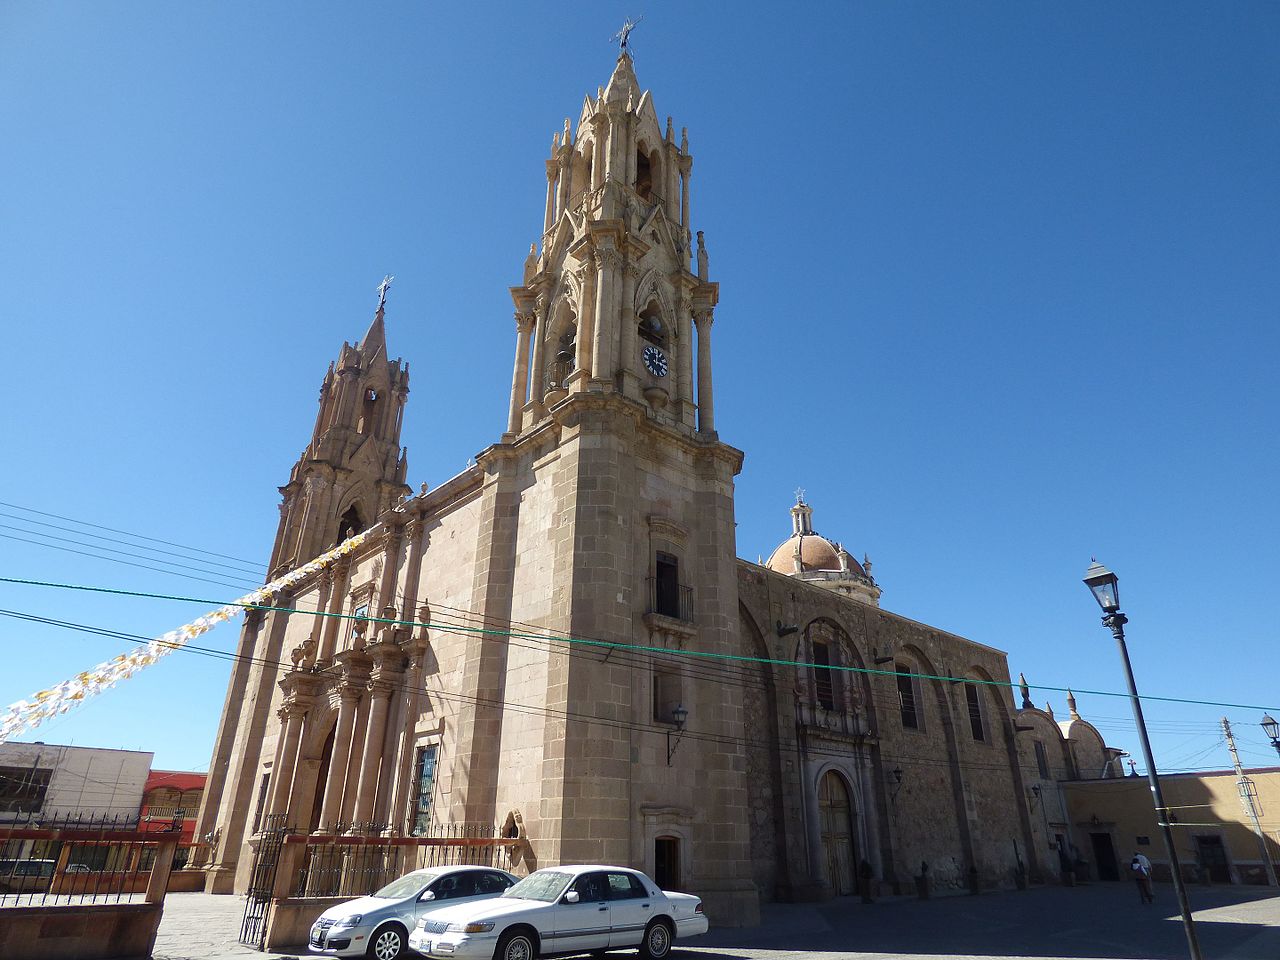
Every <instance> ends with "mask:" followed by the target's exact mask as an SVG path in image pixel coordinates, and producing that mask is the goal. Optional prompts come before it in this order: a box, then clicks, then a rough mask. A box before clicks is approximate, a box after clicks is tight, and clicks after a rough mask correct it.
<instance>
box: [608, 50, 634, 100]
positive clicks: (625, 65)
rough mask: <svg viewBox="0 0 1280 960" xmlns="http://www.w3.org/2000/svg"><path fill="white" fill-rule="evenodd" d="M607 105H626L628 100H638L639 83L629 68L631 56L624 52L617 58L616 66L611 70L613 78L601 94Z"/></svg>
mask: <svg viewBox="0 0 1280 960" xmlns="http://www.w3.org/2000/svg"><path fill="white" fill-rule="evenodd" d="M602 95H603V96H604V99H605V100H607V101H608V102H609V103H626V102H627V100H628V99H633V100H638V99H640V81H638V80H637V79H636V72H635V70H633V69H632V67H631V55H630V54H629V53H627V52H626V51H625V50H624V51H623V53H622V55H621V56H619V57H618V65H617V66H616V67H614V68H613V76H612V77H610V78H609V85H608V86H607V87H605V88H604V93H603V94H602Z"/></svg>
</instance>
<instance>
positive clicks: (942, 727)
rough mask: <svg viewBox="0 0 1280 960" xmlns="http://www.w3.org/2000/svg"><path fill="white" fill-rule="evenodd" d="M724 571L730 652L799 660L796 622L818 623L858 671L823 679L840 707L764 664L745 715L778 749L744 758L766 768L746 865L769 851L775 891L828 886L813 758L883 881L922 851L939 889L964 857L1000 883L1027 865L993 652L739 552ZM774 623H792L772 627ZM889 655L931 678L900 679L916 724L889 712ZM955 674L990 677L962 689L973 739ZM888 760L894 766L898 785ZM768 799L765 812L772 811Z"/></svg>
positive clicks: (1029, 839) (791, 894) (1018, 783)
mask: <svg viewBox="0 0 1280 960" xmlns="http://www.w3.org/2000/svg"><path fill="white" fill-rule="evenodd" d="M737 572H738V592H739V596H740V599H741V602H742V607H743V611H742V619H743V624H744V626H743V628H742V631H741V636H740V642H741V644H742V646H741V651H742V652H743V653H747V654H749V655H756V656H758V655H759V652H758V649H756V648H758V647H759V645H761V644H763V647H764V649H765V650H766V651H767V655H768V656H769V657H771V658H774V659H781V660H793V659H800V660H805V659H807V657H808V654H807V649H808V648H807V647H806V642H807V641H806V637H807V636H808V631H809V630H810V628H811V627H812V625H813V624H815V623H819V622H821V623H825V624H828V625H830V628H831V629H832V630H833V631H834V635H835V636H838V637H839V638H840V640H839V644H838V645H839V647H840V649H841V650H842V651H844V652H843V653H842V654H841V658H842V662H844V663H845V665H847V666H852V667H855V668H860V669H862V670H864V671H865V670H870V671H871V672H870V673H869V674H868V673H865V672H864V673H853V674H845V679H844V680H843V681H842V680H840V679H835V680H834V684H835V686H836V689H837V691H839V690H840V689H841V687H840V684H841V683H842V682H843V683H844V684H846V686H845V687H844V692H843V693H839V692H838V693H837V695H836V696H837V701H838V703H839V704H840V705H841V706H839V707H838V708H837V709H836V710H833V711H827V710H824V709H816V710H815V709H813V708H812V706H807V705H812V704H813V703H814V702H815V701H814V686H813V683H814V681H813V671H812V670H806V669H801V670H798V671H797V670H796V669H795V668H793V667H789V666H778V665H774V666H773V667H771V668H770V673H771V674H772V677H773V680H772V700H773V710H774V715H773V719H772V721H771V722H770V723H769V724H764V723H761V722H759V721H756V722H754V723H753V726H754V727H755V728H756V729H757V730H760V729H762V728H767V727H770V726H771V727H775V728H776V730H777V738H778V740H779V750H778V751H777V758H776V759H774V758H773V757H761V758H759V759H758V760H756V762H755V764H756V766H755V769H756V770H757V771H763V770H765V769H768V768H772V770H773V771H774V773H773V784H772V786H771V788H769V789H765V788H763V787H754V788H753V790H752V792H753V799H752V807H753V811H754V816H752V817H751V818H749V819H750V822H751V823H752V824H753V841H752V845H753V853H754V859H753V862H754V865H755V866H754V870H755V875H756V876H758V877H759V876H764V875H765V874H766V873H767V870H768V868H769V864H770V863H773V864H775V865H776V870H777V873H778V878H779V880H778V890H777V894H778V896H780V897H784V898H808V897H815V896H823V895H829V893H824V891H829V889H830V884H829V878H828V870H827V865H826V863H825V860H824V847H823V842H822V839H821V836H820V830H819V828H818V825H817V824H816V823H815V821H816V820H817V817H818V808H817V802H816V799H815V797H814V792H815V790H816V789H817V786H818V781H819V778H820V777H821V775H822V774H823V773H824V772H826V771H827V770H836V771H837V772H838V773H839V774H840V776H841V777H842V778H843V779H844V781H845V783H846V785H847V786H848V788H849V790H850V792H851V794H852V796H853V800H854V804H855V807H856V810H855V812H854V818H855V827H854V838H855V847H856V853H855V858H856V859H857V860H862V859H865V860H867V861H868V862H869V863H870V864H871V866H872V869H873V870H874V872H875V873H876V875H877V876H878V877H881V878H882V879H884V880H885V881H886V882H887V883H897V884H899V885H901V886H903V887H904V888H905V887H906V885H908V884H909V883H910V879H911V877H913V876H914V875H916V874H918V873H919V872H920V869H921V863H922V862H927V863H928V865H929V876H930V879H931V882H932V884H933V886H934V887H935V888H943V889H945V888H952V889H963V888H966V887H967V886H968V884H969V880H970V868H971V867H974V868H976V870H977V873H978V878H979V881H980V883H981V884H982V885H984V886H1010V885H1012V884H1013V883H1014V882H1015V881H1016V880H1017V878H1018V872H1019V862H1020V861H1021V863H1022V865H1023V868H1024V869H1027V870H1028V871H1030V869H1031V865H1032V862H1033V858H1034V857H1035V856H1037V855H1038V854H1039V853H1040V848H1038V847H1036V846H1035V845H1034V840H1033V834H1032V828H1031V824H1030V819H1029V815H1028V809H1027V803H1026V800H1025V791H1026V786H1025V783H1024V782H1023V781H1022V778H1021V774H1022V771H1021V765H1020V764H1019V762H1018V761H1017V749H1018V748H1017V745H1016V743H1015V742H1014V741H1013V740H1012V739H1011V738H1012V736H1013V731H1012V726H1011V724H1010V715H1011V713H1012V709H1013V708H1012V700H1011V697H1010V694H1009V689H1008V686H1007V684H1008V680H1009V673H1008V668H1007V665H1006V662H1005V657H1004V654H1003V653H1001V652H1000V651H998V650H994V649H992V648H990V647H986V646H983V645H981V644H977V643H973V642H972V641H968V640H965V639H964V638H962V637H958V636H955V635H953V634H949V633H946V632H945V631H941V630H938V629H936V628H932V627H928V626H926V625H924V624H920V623H916V622H914V621H911V620H908V619H906V618H904V617H900V616H897V615H895V614H892V613H890V612H888V611H885V610H882V609H878V608H875V607H872V606H870V605H867V604H863V603H860V602H858V601H855V600H851V599H848V598H845V597H841V596H839V595H837V594H835V593H833V592H831V591H827V590H823V589H821V588H819V587H816V586H812V585H809V584H805V583H802V582H799V581H796V580H794V579H792V578H789V577H786V576H783V575H780V574H777V573H774V572H773V571H770V570H767V569H765V568H762V567H759V566H757V565H755V564H749V563H745V562H742V561H739V564H738V571H737ZM778 622H781V623H782V624H784V625H786V626H793V627H795V628H797V629H796V632H795V633H794V634H791V635H789V636H787V637H783V638H779V637H778V636H777V630H776V628H775V627H776V624H777V623H778ZM877 659H879V660H882V661H884V662H881V663H876V662H875V661H876V660H877ZM895 664H902V665H904V666H906V667H908V668H909V669H910V670H911V671H912V672H915V673H919V674H922V675H925V676H926V677H932V678H940V679H923V678H922V679H917V680H916V681H915V682H914V686H915V696H916V703H917V710H918V717H919V729H911V728H909V727H906V726H904V724H903V722H902V717H901V708H900V700H899V696H898V689H897V680H896V677H895V676H894V675H893V673H892V671H893V669H894V665H895ZM948 678H951V679H948ZM965 679H970V680H975V681H995V683H994V684H992V683H981V684H979V685H977V687H976V689H977V690H978V692H979V695H980V704H981V711H982V718H983V728H982V729H983V734H984V738H983V739H982V740H977V739H975V738H974V736H973V734H972V731H971V728H970V723H969V714H968V708H967V702H966V698H965V684H964V683H963V682H957V681H963V680H965ZM768 701H769V698H768V697H765V696H764V695H763V693H761V692H757V693H755V694H753V695H752V699H751V700H750V701H749V702H750V703H752V704H753V705H754V707H755V708H756V709H760V708H761V707H762V706H768ZM806 710H807V711H808V712H806ZM792 757H794V760H793V759H792ZM895 770H901V771H902V780H901V784H900V785H899V784H898V783H897V781H896V779H895V777H894V771H895ZM775 794H780V796H777V795H775ZM770 809H773V810H774V811H777V812H776V813H775V814H774V816H773V817H772V818H771V817H769V816H768V815H767V813H766V811H768V810H770ZM779 815H780V816H781V818H782V823H781V825H779V824H778V823H777V822H776V818H777V816H779ZM779 851H785V852H784V853H782V854H781V855H780V854H779Z"/></svg>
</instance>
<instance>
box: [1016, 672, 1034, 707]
mask: <svg viewBox="0 0 1280 960" xmlns="http://www.w3.org/2000/svg"><path fill="white" fill-rule="evenodd" d="M1018 691H1019V692H1020V693H1021V694H1022V709H1023V710H1030V709H1031V708H1032V707H1034V706H1035V704H1034V703H1032V702H1031V687H1030V685H1029V684H1028V683H1027V675H1026V674H1025V673H1022V672H1019V673H1018Z"/></svg>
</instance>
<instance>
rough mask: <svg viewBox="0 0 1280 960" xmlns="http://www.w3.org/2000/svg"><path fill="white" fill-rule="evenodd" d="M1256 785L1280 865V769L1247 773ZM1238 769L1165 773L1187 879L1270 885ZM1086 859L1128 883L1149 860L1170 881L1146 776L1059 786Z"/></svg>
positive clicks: (1270, 848)
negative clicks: (1136, 859) (1139, 859)
mask: <svg viewBox="0 0 1280 960" xmlns="http://www.w3.org/2000/svg"><path fill="white" fill-rule="evenodd" d="M1245 774H1246V778H1247V781H1248V782H1249V783H1251V784H1252V791H1253V794H1254V804H1255V808H1256V809H1257V812H1258V820H1259V822H1260V823H1261V826H1262V831H1263V833H1264V834H1265V836H1266V856H1268V857H1270V859H1271V862H1272V864H1276V863H1280V767H1260V768H1256V769H1253V770H1246V771H1245ZM1238 779H1239V778H1238V777H1237V776H1236V774H1235V772H1234V771H1232V770H1219V771H1212V772H1209V773H1178V774H1168V775H1162V776H1161V777H1160V786H1161V789H1162V790H1163V792H1164V800H1165V803H1166V804H1167V805H1168V807H1169V810H1170V823H1171V824H1172V826H1173V837H1174V842H1175V843H1176V844H1177V851H1178V859H1179V860H1180V861H1181V863H1182V873H1183V876H1184V877H1185V878H1186V879H1187V880H1198V881H1200V882H1211V883H1254V884H1265V883H1267V869H1266V865H1265V862H1264V860H1263V856H1264V854H1263V841H1262V839H1261V838H1260V837H1259V836H1258V833H1257V831H1256V830H1255V829H1254V827H1253V823H1252V821H1251V819H1250V817H1249V814H1248V812H1247V810H1246V808H1245V804H1244V800H1243V798H1242V796H1241V785H1240V784H1239V783H1238ZM1061 789H1062V792H1063V794H1064V795H1065V797H1066V801H1067V811H1068V815H1069V817H1070V819H1071V825H1072V829H1073V832H1074V834H1075V837H1076V845H1077V847H1078V849H1079V853H1080V856H1082V857H1083V858H1084V859H1085V860H1087V861H1089V863H1090V865H1091V874H1092V876H1093V877H1095V878H1097V879H1100V880H1113V879H1128V876H1129V871H1128V863H1129V860H1130V859H1131V858H1132V857H1133V855H1134V853H1143V854H1145V855H1146V856H1147V857H1148V858H1149V859H1150V860H1151V864H1152V868H1153V873H1154V875H1155V878H1156V879H1157V880H1168V879H1169V856H1168V854H1167V853H1166V851H1165V847H1164V840H1163V838H1162V837H1161V835H1160V827H1159V825H1158V823H1157V821H1156V814H1155V804H1154V803H1153V802H1152V798H1151V789H1150V787H1149V785H1148V782H1147V779H1146V777H1134V776H1130V777H1123V778H1121V779H1117V780H1089V781H1074V782H1067V783H1063V784H1062V785H1061Z"/></svg>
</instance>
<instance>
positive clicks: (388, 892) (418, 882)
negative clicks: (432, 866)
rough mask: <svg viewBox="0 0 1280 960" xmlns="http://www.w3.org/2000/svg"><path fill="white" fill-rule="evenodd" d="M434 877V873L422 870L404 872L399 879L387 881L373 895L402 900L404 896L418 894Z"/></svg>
mask: <svg viewBox="0 0 1280 960" xmlns="http://www.w3.org/2000/svg"><path fill="white" fill-rule="evenodd" d="M435 878H436V874H434V873H424V872H422V871H416V872H414V873H406V874H405V875H404V876H403V877H401V878H400V879H399V880H393V881H392V882H391V883H388V884H387V885H386V886H385V887H383V888H382V889H381V890H379V891H378V892H377V893H375V894H373V896H375V897H377V898H379V899H380V900H404V899H405V898H406V897H413V896H416V895H417V894H419V893H420V892H421V891H422V888H423V887H425V886H426V885H427V884H428V883H430V882H431V881H432V880H434V879H435Z"/></svg>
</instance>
